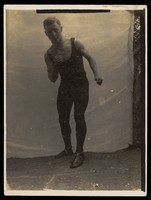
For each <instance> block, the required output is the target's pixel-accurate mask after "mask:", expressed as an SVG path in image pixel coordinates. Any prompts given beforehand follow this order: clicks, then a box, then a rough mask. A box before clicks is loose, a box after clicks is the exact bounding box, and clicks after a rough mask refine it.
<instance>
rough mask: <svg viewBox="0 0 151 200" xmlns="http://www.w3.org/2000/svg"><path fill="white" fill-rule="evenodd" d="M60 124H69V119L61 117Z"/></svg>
mask: <svg viewBox="0 0 151 200" xmlns="http://www.w3.org/2000/svg"><path fill="white" fill-rule="evenodd" d="M59 123H60V124H69V119H66V118H62V117H59Z"/></svg>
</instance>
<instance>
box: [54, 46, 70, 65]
mask: <svg viewBox="0 0 151 200" xmlns="http://www.w3.org/2000/svg"><path fill="white" fill-rule="evenodd" d="M71 54H72V46H71V44H69V43H66V44H64V45H62V46H61V47H57V48H52V49H51V55H52V56H53V58H54V59H55V60H59V61H62V62H63V61H66V60H68V59H69V58H70V57H71Z"/></svg>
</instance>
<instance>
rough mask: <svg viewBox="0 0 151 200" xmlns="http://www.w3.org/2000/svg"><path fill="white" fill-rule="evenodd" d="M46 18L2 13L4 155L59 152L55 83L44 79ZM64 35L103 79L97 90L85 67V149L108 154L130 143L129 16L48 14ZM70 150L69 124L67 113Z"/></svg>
mask: <svg viewBox="0 0 151 200" xmlns="http://www.w3.org/2000/svg"><path fill="white" fill-rule="evenodd" d="M50 15H52V14H37V13H36V12H35V10H7V12H6V113H7V116H6V117H7V120H6V124H7V131H6V146H7V157H36V156H45V155H54V154H56V153H58V152H60V151H61V150H62V149H63V148H64V145H63V140H62V137H61V132H60V126H59V123H58V114H57V108H56V98H57V89H58V86H59V82H60V79H58V80H57V82H56V83H51V82H50V81H49V80H48V76H47V70H46V65H45V62H44V59H43V55H44V53H45V51H46V50H47V49H48V48H49V47H50V45H51V44H50V42H49V40H48V38H47V37H46V36H45V33H44V30H43V25H42V22H43V20H44V19H45V18H46V17H48V16H50ZM53 16H56V17H58V18H59V19H60V20H61V22H62V26H63V33H64V34H65V35H66V36H67V37H69V38H70V37H75V38H77V39H78V40H80V41H81V42H82V43H83V44H84V45H85V47H86V48H87V49H88V51H89V52H90V53H91V54H92V55H93V56H94V58H95V59H96V62H97V64H98V68H99V70H100V72H101V73H102V75H103V77H104V82H103V85H102V86H98V85H97V84H96V83H95V81H94V77H93V73H92V71H91V69H90V67H89V65H88V63H87V61H86V60H84V63H85V70H86V73H87V77H88V79H89V82H90V100H89V105H88V108H87V111H86V122H87V129H88V131H87V136H86V140H85V151H88V152H114V151H117V150H120V149H124V148H126V147H128V146H129V144H131V143H132V92H133V88H132V85H133V59H132V56H133V54H132V39H133V38H132V35H133V13H132V12H129V11H118V10H117V11H111V12H109V13H93V14H92V13H89V14H86V13H85V14H84V13H83V14H80V13H76V14H69V13H68V14H53ZM70 122H71V126H72V141H73V149H74V150H75V146H76V140H75V123H74V119H73V110H72V112H71V121H70Z"/></svg>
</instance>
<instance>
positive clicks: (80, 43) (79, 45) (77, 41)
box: [74, 39, 85, 50]
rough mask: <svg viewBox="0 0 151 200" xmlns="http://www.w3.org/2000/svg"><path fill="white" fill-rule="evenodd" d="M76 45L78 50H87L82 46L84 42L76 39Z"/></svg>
mask: <svg viewBox="0 0 151 200" xmlns="http://www.w3.org/2000/svg"><path fill="white" fill-rule="evenodd" d="M74 43H75V46H76V48H77V50H82V49H84V48H85V47H84V45H83V44H82V42H81V41H79V40H76V39H75V41H74Z"/></svg>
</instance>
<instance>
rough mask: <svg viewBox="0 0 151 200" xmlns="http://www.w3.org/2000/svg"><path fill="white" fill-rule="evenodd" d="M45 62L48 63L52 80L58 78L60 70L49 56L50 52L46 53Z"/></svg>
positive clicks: (49, 76) (48, 70) (49, 75)
mask: <svg viewBox="0 0 151 200" xmlns="http://www.w3.org/2000/svg"><path fill="white" fill-rule="evenodd" d="M44 59H45V63H46V65H47V72H48V78H49V80H51V82H55V81H56V80H57V78H58V71H57V69H56V68H55V66H54V64H53V62H52V60H51V59H50V58H49V56H48V53H47V52H46V53H45V55H44Z"/></svg>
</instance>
